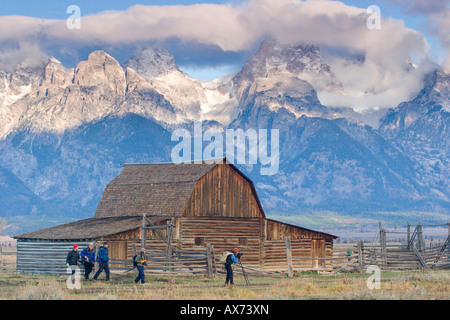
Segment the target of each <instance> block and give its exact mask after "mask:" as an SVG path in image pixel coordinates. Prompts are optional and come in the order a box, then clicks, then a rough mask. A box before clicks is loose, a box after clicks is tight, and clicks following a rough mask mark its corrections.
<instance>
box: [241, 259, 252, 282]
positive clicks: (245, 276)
mask: <svg viewBox="0 0 450 320" xmlns="http://www.w3.org/2000/svg"><path fill="white" fill-rule="evenodd" d="M239 264H240V265H241V268H242V274H243V275H244V279H245V283H246V284H247V285H248V286H249V285H250V281H249V280H248V275H247V272H246V271H245V269H244V265H243V264H242V260H241V258H239Z"/></svg>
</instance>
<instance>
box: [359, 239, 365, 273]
mask: <svg viewBox="0 0 450 320" xmlns="http://www.w3.org/2000/svg"><path fill="white" fill-rule="evenodd" d="M358 266H359V271H360V272H362V270H363V268H364V263H363V243H362V240H358Z"/></svg>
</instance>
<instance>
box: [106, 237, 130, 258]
mask: <svg viewBox="0 0 450 320" xmlns="http://www.w3.org/2000/svg"><path fill="white" fill-rule="evenodd" d="M108 251H109V257H110V258H111V259H126V258H127V246H126V242H125V241H109V250H108Z"/></svg>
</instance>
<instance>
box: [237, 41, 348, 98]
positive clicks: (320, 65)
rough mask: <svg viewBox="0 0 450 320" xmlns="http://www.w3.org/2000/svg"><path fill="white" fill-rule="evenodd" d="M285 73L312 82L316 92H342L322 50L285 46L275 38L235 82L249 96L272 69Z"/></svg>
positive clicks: (257, 54)
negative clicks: (251, 86)
mask: <svg viewBox="0 0 450 320" xmlns="http://www.w3.org/2000/svg"><path fill="white" fill-rule="evenodd" d="M274 68H277V69H284V70H286V71H287V72H289V73H290V74H291V75H293V76H296V77H298V78H299V79H301V80H304V81H307V82H309V83H310V84H311V85H312V86H313V87H314V89H315V90H316V91H321V90H326V91H342V90H343V88H342V85H341V83H340V82H339V81H338V80H337V79H336V77H335V75H334V73H333V72H332V70H331V67H330V66H329V65H327V64H326V63H325V61H324V60H323V59H322V56H321V54H320V50H319V47H318V46H316V45H313V44H304V43H294V44H292V43H290V44H283V43H281V42H278V41H276V40H274V39H272V38H269V39H266V40H264V41H263V42H262V43H261V45H260V48H259V50H258V52H257V53H256V54H255V55H253V56H252V57H250V58H249V59H248V60H247V62H246V63H245V65H244V67H243V68H242V70H241V71H240V72H239V73H238V74H237V75H236V76H235V77H234V78H233V82H234V83H235V84H237V86H238V90H237V91H238V95H241V94H243V93H244V92H245V90H246V89H247V88H248V86H249V85H250V84H251V83H252V82H253V81H254V80H255V79H257V78H267V77H269V76H270V75H271V73H270V70H271V69H274Z"/></svg>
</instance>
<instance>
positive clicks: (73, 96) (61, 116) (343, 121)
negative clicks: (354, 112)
mask: <svg viewBox="0 0 450 320" xmlns="http://www.w3.org/2000/svg"><path fill="white" fill-rule="evenodd" d="M448 88H449V75H448V74H445V73H443V72H441V71H439V72H436V73H433V74H431V75H430V76H429V77H428V78H427V79H426V86H425V88H424V89H423V90H422V92H421V93H420V94H419V95H418V97H417V98H415V99H414V100H411V101H409V102H405V103H402V104H400V105H399V106H397V107H395V106H393V109H392V110H390V111H389V112H388V113H387V115H386V116H385V117H384V118H383V120H382V124H381V126H380V129H379V130H378V129H377V128H373V127H369V126H367V125H363V124H361V123H360V122H358V121H355V120H353V119H351V118H349V117H345V116H343V113H340V111H339V110H338V109H330V108H327V107H326V106H324V105H322V104H321V103H320V100H319V98H318V96H317V91H318V90H321V91H323V90H329V91H333V92H338V93H340V92H344V91H345V88H343V87H342V85H341V84H340V82H339V79H337V78H336V76H335V75H334V73H333V71H332V70H331V68H330V67H329V66H328V65H327V64H326V63H325V62H324V60H323V59H322V58H321V56H320V50H319V48H318V47H316V46H314V45H306V44H280V43H278V42H276V41H274V40H271V39H269V40H266V41H264V42H263V43H262V44H261V47H260V49H259V50H258V52H257V53H256V54H255V55H254V56H252V57H250V58H249V59H248V60H247V62H246V63H245V64H244V66H243V68H242V69H241V70H240V71H238V72H236V73H233V74H230V75H228V76H225V77H223V78H221V79H217V80H214V81H210V82H200V81H197V80H196V79H193V78H192V77H190V76H189V75H187V74H185V73H183V72H182V71H181V70H180V69H179V68H178V66H177V65H176V62H175V59H174V58H173V56H172V55H171V54H170V53H169V52H167V51H166V50H164V49H161V48H147V49H144V50H141V51H139V52H137V53H135V54H134V55H133V56H132V57H131V58H130V59H129V60H128V61H126V62H125V63H124V64H123V65H120V64H119V62H118V61H117V60H116V59H114V58H113V57H112V56H110V55H109V54H107V53H106V52H104V51H94V52H92V53H91V54H90V55H89V57H88V59H87V60H86V61H81V62H80V63H79V64H78V65H77V66H76V67H75V68H73V69H67V68H65V67H64V66H63V65H62V64H61V63H60V62H59V61H58V60H57V59H55V58H49V60H48V61H46V62H45V63H42V64H41V65H39V66H34V67H32V68H31V67H27V66H24V65H19V66H17V67H16V69H15V71H13V72H6V71H3V72H0V123H1V126H0V166H2V167H3V168H5V170H7V171H4V172H6V173H5V174H3V181H4V184H3V185H16V184H17V181H21V182H22V184H23V188H22V187H21V188H19V189H18V191H17V196H18V197H20V198H21V199H31V200H30V201H31V202H33V205H34V207H33V208H34V209H33V210H34V211H33V212H38V213H40V212H43V211H47V212H58V211H61V212H63V214H67V215H69V214H71V215H74V216H78V217H79V216H91V215H92V213H93V211H94V210H95V207H96V205H97V203H98V200H99V198H100V196H101V193H102V191H103V188H104V187H105V185H106V184H107V183H108V181H109V180H110V179H112V178H113V177H114V176H115V175H116V174H118V173H119V172H120V164H123V163H127V162H152V161H170V151H171V148H172V147H173V146H174V145H175V144H176V142H172V141H171V140H170V137H171V132H170V131H171V130H172V129H174V128H177V127H180V126H182V127H185V128H191V127H192V126H191V124H192V122H193V121H197V120H202V121H205V122H206V123H208V125H211V126H215V127H219V128H220V129H226V128H242V129H249V128H254V129H258V128H265V129H279V130H280V157H281V158H280V171H279V173H278V174H276V175H274V176H260V175H259V174H258V172H259V170H256V169H255V168H254V167H253V168H252V167H251V166H245V167H244V168H243V169H244V171H245V172H246V173H248V174H249V176H250V178H252V179H253V180H254V181H255V183H256V186H257V189H258V192H259V193H260V195H261V198H262V202H263V204H264V206H265V207H266V208H267V209H268V210H272V211H276V210H280V209H289V210H290V209H301V208H318V209H324V208H325V209H327V210H347V211H358V210H406V209H411V208H412V209H417V210H439V211H445V212H448V209H449V208H450V200H449V198H450V193H449V190H450V189H449V188H448V184H449V165H448V156H449V145H448V141H449V130H448V128H449V121H450V120H449V89H448ZM0 182H1V181H0ZM21 194H23V197H22V196H21ZM24 208H31V207H30V206H24ZM0 210H10V209H7V208H4V209H0ZM24 210H25V211H26V210H28V209H24ZM30 210H31V209H30ZM2 212H3V211H0V215H1V214H2ZM5 212H6V211H5ZM7 212H10V211H7Z"/></svg>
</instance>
